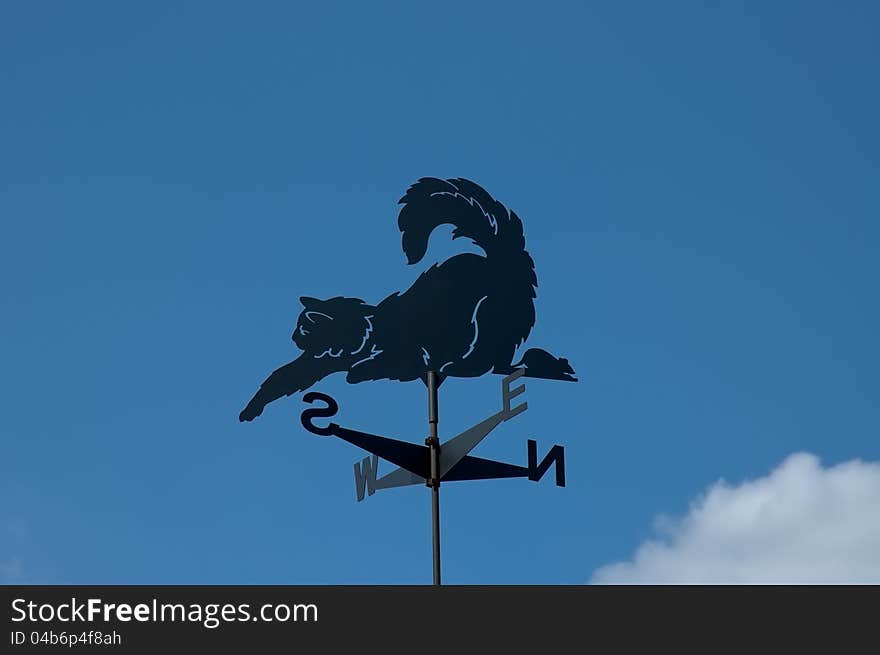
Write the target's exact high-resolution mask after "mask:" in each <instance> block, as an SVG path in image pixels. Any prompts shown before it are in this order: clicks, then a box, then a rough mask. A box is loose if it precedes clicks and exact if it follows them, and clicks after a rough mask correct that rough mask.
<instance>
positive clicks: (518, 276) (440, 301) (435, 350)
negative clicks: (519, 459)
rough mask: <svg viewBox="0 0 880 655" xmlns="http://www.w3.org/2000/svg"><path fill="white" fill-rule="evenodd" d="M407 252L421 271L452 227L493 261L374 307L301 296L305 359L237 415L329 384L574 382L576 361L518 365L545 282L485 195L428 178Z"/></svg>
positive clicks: (423, 282) (403, 214)
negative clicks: (342, 380) (438, 234)
mask: <svg viewBox="0 0 880 655" xmlns="http://www.w3.org/2000/svg"><path fill="white" fill-rule="evenodd" d="M399 204H402V205H403V207H402V208H401V210H400V214H399V216H398V227H399V228H400V231H401V233H402V235H403V252H404V254H405V255H406V257H407V260H408V263H409V264H411V265H412V264H416V263H418V262H419V261H421V259H422V258H423V257H424V255H425V253H426V252H427V249H428V239H429V237H430V235H431V232H432V231H433V230H434V228H436V227H438V226H440V225H444V224H451V225H452V226H454V230H453V232H452V238H453V239H457V238H459V237H466V238H469V239H471V240H472V241H473V243H474V244H476V245H477V246H479V247H480V248H481V249H482V250H483V252H484V253H485V255H480V254H475V253H461V254H457V255H454V256H452V257H450V258H448V259H447V260H445V261H444V262H442V263H440V264H435V265H433V266H430V267H429V268H428V269H427V270H426V271H424V272H423V273H422V274H421V275H420V276H419V277H418V279H416V281H415V282H414V283H413V284H412V286H411V287H410V288H409V289H407V290H406V291H404V292H402V293H401V292H394V293H392V294H391V295H389V296H388V297H386V298H385V299H384V300H382V301H381V302H379V303H378V304H376V305H371V304H368V303H366V302H364V301H363V300H361V299H360V298H349V297H344V296H337V297H334V298H329V299H326V300H319V299H317V298H311V297H309V296H302V297H301V298H300V302H301V303H302V305H303V310H302V312H301V313H300V315H299V318H298V320H297V324H296V328H295V329H294V331H293V335H292V339H293V342H294V343H295V344H296V345H297V346H298V347H299V348H300V349H301V350H302V351H303V352H302V354H301V355H300V356H299V357H297V358H296V359H295V360H294V361H292V362H290V363H289V364H285V365H284V366H282V367H280V368H278V369H277V370H275V371H274V372H273V373H272V374H271V375H270V376H269V377H268V378H267V379H266V380H265V381H264V382H263V383H262V385H261V386H260V388H259V390H258V391H257V392H256V394H255V395H254V397H253V398H252V399H251V400H250V402H249V403H248V404H247V406H246V407H245V408H244V410H242V412H241V414H240V415H239V420H240V421H251V420H253V419H254V418H256V417H257V416H259V415H260V414H261V413H262V412H263V409H264V408H265V407H266V405H267V404H269V403H270V402H272V401H274V400H277V399H278V398H281V397H283V396H289V395H291V394H294V393H296V392H299V391H304V390H306V389H308V388H309V387H311V386H312V385H314V384H315V383H317V382H318V381H319V380H321V379H323V378H324V377H326V376H328V375H330V374H332V373H339V372H346V381H348V382H350V383H352V384H355V383H359V382H365V381H367V380H400V381H403V382H408V381H412V380H417V379H421V380H423V381H424V380H425V379H426V375H427V372H428V371H431V370H433V371H437V372H438V373H440V375H441V379H443V378H446V377H462V378H468V377H478V376H480V375H484V374H486V373H490V372H491V373H497V374H502V375H507V374H510V373H512V372H513V371H514V370H515V369H517V368H523V369H525V373H524V374H525V376H527V377H535V378H544V379H551V380H565V381H570V382H576V381H577V378H576V377H574V375H575V373H574V369H572V367H571V365H570V364H569V362H568V360H567V359H565V358H562V357H555V356H553V355H551V354H550V353H548V352H547V351H545V350H542V349H540V348H530V349H528V350H527V351H526V352H525V353H523V355H522V357H521V359H520V361H519V362H517V363H513V359H514V355H515V353H516V350H517V348H518V347H519V346H520V345H522V343H523V342H524V341H525V340H526V338H527V337H528V335H529V333H530V332H531V329H532V327H533V326H534V324H535V303H534V301H535V296H536V294H535V288H536V287H537V285H538V279H537V277H536V275H535V265H534V262H533V261H532V257H531V255H529V253H528V252H527V251H526V249H525V237H524V236H523V225H522V221H521V220H520V219H519V217H518V216H517V215H516V213H514V212H513V211H510V210H508V209H507V208H506V207H505V206H504V205H502V204H501V203H500V202H498V201H497V200H495V199H494V198H492V196H490V195H489V194H488V193H487V192H486V191H485V190H484V189H483V188H482V187H480V186H479V185H477V184H476V183H474V182H471V181H469V180H465V179H462V178H454V179H448V180H443V179H438V178H432V177H425V178H421V179H419V180H418V181H417V182H416V183H415V184H413V185H412V186H410V187H409V189H408V190H407V191H406V194H405V195H404V196H403V197H402V198H401V199H400V201H399Z"/></svg>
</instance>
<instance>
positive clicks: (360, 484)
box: [354, 455, 379, 502]
mask: <svg viewBox="0 0 880 655" xmlns="http://www.w3.org/2000/svg"><path fill="white" fill-rule="evenodd" d="M378 471H379V456H378V455H373V456H372V457H364V459H363V461H361V462H355V463H354V487H355V491H357V499H358V502H361V501H362V500H363V499H364V487H366V491H367V493H368V494H370V495H371V496H372V495H373V494H374V493H376V473H378Z"/></svg>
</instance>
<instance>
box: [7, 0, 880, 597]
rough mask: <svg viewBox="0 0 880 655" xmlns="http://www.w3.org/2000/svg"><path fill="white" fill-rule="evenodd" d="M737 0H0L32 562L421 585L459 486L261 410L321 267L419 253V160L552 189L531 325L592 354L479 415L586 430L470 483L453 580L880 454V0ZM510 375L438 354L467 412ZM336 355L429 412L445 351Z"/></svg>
mask: <svg viewBox="0 0 880 655" xmlns="http://www.w3.org/2000/svg"><path fill="white" fill-rule="evenodd" d="M713 4H714V5H717V6H707V3H699V2H676V3H653V2H591V3H561V4H560V3H553V2H544V3H538V4H535V3H527V4H525V3H523V4H519V3H511V2H505V3H488V2H487V3H456V2H447V3H443V4H434V5H425V4H418V3H382V2H375V3H340V4H331V3H323V4H322V3H308V4H306V3H281V2H278V3H268V2H257V3H228V2H210V3H208V2H186V3H149V4H144V5H133V4H132V3H112V2H94V3H88V4H87V5H84V4H81V3H51V4H49V5H41V6H39V7H38V6H36V5H31V4H27V3H17V4H15V5H12V4H7V5H5V6H4V7H3V9H2V10H0V79H2V80H3V93H2V98H3V99H2V102H0V143H2V148H0V221H2V223H0V225H2V239H0V280H2V282H0V284H2V289H3V293H2V297H3V320H2V331H0V337H2V338H0V362H2V369H3V375H2V378H0V385H2V387H0V412H2V415H3V417H4V420H3V422H2V427H0V447H2V457H0V564H2V565H3V566H2V569H0V573H2V574H3V575H4V576H5V578H6V579H5V581H7V582H9V581H24V582H30V583H116V584H124V583H179V584H185V583H218V584H219V583H279V584H298V583H303V584H325V583H330V584H346V583H407V584H409V583H414V584H421V583H429V582H430V580H431V569H430V562H431V560H430V523H429V517H430V504H429V503H430V500H429V494H428V492H427V490H425V489H423V488H419V487H415V488H409V489H398V490H390V491H384V492H381V493H377V494H376V495H375V496H372V497H370V498H368V499H367V501H365V502H363V503H356V502H355V492H354V484H353V480H352V464H353V462H355V461H357V460H359V459H360V458H361V457H362V453H361V451H359V450H357V449H356V448H354V447H353V446H350V445H348V444H345V443H343V442H339V441H334V440H330V439H319V438H317V437H314V436H312V435H310V434H307V433H305V432H304V431H303V430H302V429H301V427H300V426H299V423H298V415H299V413H300V411H301V410H302V408H303V407H305V405H304V404H303V403H302V401H301V400H300V398H299V397H298V396H297V397H292V398H288V399H286V400H284V401H280V402H278V403H275V404H273V405H271V406H270V407H269V408H268V409H267V411H266V412H265V413H264V415H263V416H262V417H260V418H259V419H258V420H257V421H255V422H253V423H250V424H240V423H239V422H238V420H237V416H238V412H239V411H240V410H241V408H242V407H243V406H244V403H246V402H247V400H248V399H249V398H250V396H251V394H252V393H253V391H254V390H255V388H256V386H257V385H258V383H259V382H260V381H261V380H262V379H263V376H264V375H265V374H266V373H268V372H269V371H271V370H272V369H273V368H275V367H276V366H278V365H280V364H282V363H284V362H286V361H288V360H289V359H292V358H293V357H294V356H295V355H296V354H298V351H297V350H296V348H295V346H294V345H293V344H292V343H291V342H290V340H289V335H290V332H291V331H292V328H293V326H294V324H295V321H296V316H297V314H298V312H299V311H300V305H299V304H298V300H297V299H298V297H299V296H300V295H311V296H317V297H329V296H333V295H341V294H344V295H354V296H359V297H362V298H366V299H368V300H379V299H381V298H383V297H384V296H385V295H387V294H388V293H390V292H391V291H394V290H398V289H404V288H406V287H407V286H408V285H409V284H410V283H411V282H412V281H413V280H414V279H415V277H416V275H417V274H418V273H419V272H420V271H421V270H422V268H423V266H424V265H427V263H428V261H426V262H423V263H421V264H417V265H415V266H413V267H408V266H407V265H406V259H405V257H404V256H403V253H402V252H401V251H400V239H399V233H398V231H397V227H396V216H397V209H398V207H397V205H396V202H397V200H398V199H399V197H400V196H401V195H402V193H403V192H404V190H405V189H406V187H407V186H408V185H409V184H411V183H412V182H413V181H415V180H416V179H417V178H419V177H422V176H437V177H459V176H461V177H467V178H470V179H473V180H475V181H477V182H478V183H480V184H482V185H483V186H485V187H486V188H487V189H488V190H489V191H490V192H491V193H492V194H493V195H495V196H496V197H497V198H498V199H499V200H501V201H502V202H504V203H506V204H507V205H508V206H510V207H511V208H512V209H514V210H515V211H516V212H517V213H518V214H519V215H520V216H521V217H522V218H523V221H524V224H525V233H526V239H527V247H528V249H529V251H530V253H531V254H532V256H533V258H534V259H535V262H536V268H537V274H538V279H539V285H540V286H539V289H538V294H539V295H538V300H537V307H538V310H537V311H538V321H537V325H536V326H535V329H534V330H533V332H532V335H531V337H530V339H529V341H528V345H530V346H539V347H546V348H547V349H549V350H552V351H553V352H558V353H560V354H563V355H565V356H566V357H568V359H569V360H570V361H571V363H572V365H573V366H574V368H575V369H576V370H577V372H578V374H579V376H580V379H581V381H580V382H579V383H578V384H566V383H557V382H546V381H540V380H534V381H529V382H528V383H527V389H528V390H527V393H526V396H527V399H528V401H529V411H528V412H526V414H525V415H523V416H521V417H519V418H517V419H515V420H514V421H511V422H510V423H507V424H505V425H504V426H503V427H501V428H499V429H498V430H497V431H496V432H495V433H493V435H492V436H491V437H489V439H488V440H487V441H486V442H484V443H483V444H482V445H481V446H480V447H479V450H478V451H475V454H479V455H481V456H485V457H495V458H500V459H505V460H507V461H512V462H516V463H525V457H526V439H528V438H535V439H537V441H538V443H539V448H540V449H541V450H546V449H547V448H549V446H550V445H552V444H554V443H560V444H563V445H565V447H566V460H567V477H568V486H567V487H566V488H565V489H559V488H556V487H555V486H553V484H552V476H548V477H546V478H545V479H544V480H543V481H542V482H540V483H538V484H534V483H530V482H527V481H525V480H508V481H498V482H472V483H456V484H449V485H446V486H444V487H443V492H442V519H443V557H444V579H445V581H446V582H449V583H560V584H569V583H582V582H584V581H586V580H587V579H589V578H590V575H591V573H592V572H593V571H594V570H596V569H597V568H599V567H601V566H604V565H606V564H607V563H609V562H612V561H615V560H620V559H624V558H627V557H628V556H629V555H630V554H631V553H632V552H633V550H634V549H635V548H636V546H637V545H638V544H639V543H641V542H642V541H643V540H644V539H646V538H647V537H648V536H649V535H650V533H651V530H652V520H653V519H654V517H655V516H657V515H658V514H673V515H676V514H679V515H680V514H682V513H684V512H686V511H687V510H688V507H689V503H691V502H692V500H693V499H694V498H695V497H696V496H697V495H698V494H699V493H700V492H701V490H703V489H705V488H706V487H707V486H708V485H710V484H712V483H714V482H715V481H716V480H718V479H719V478H724V479H726V480H729V481H731V482H734V483H736V482H737V481H742V480H746V479H751V478H755V477H759V476H763V475H766V474H768V473H769V472H770V471H771V470H773V469H774V467H776V466H777V465H778V464H779V462H781V461H782V460H783V459H784V458H785V457H787V456H788V455H790V454H792V453H794V452H798V451H807V452H810V453H813V454H814V455H816V456H817V457H819V458H820V459H821V461H822V462H825V463H826V464H828V465H833V464H835V463H839V462H844V461H846V460H850V459H853V458H861V459H864V460H868V461H873V460H877V459H880V440H878V435H880V429H878V428H880V403H878V402H877V398H878V391H880V383H878V370H880V349H878V343H877V334H878V333H880V309H878V303H877V281H878V279H880V263H878V257H877V243H878V238H880V227H878V210H880V196H878V193H877V190H878V188H880V185H878V181H880V180H878V174H880V154H878V153H880V128H878V122H877V116H878V115H880V91H878V86H877V83H876V77H877V70H878V64H880V45H878V41H877V39H876V34H875V26H876V24H877V21H878V19H880V15H878V9H877V7H876V5H875V4H874V3H868V2H864V3H857V2H852V3H821V2H770V3H768V2H744V3H713ZM448 236H449V234H448V231H447V232H443V231H441V232H438V233H436V234H435V238H434V240H433V241H432V249H431V250H430V251H429V256H428V258H427V260H440V259H443V258H444V257H445V256H448V254H450V253H451V252H455V251H456V250H457V249H458V244H456V245H455V247H451V246H450V245H449V244H447V243H446V240H448ZM330 252H333V253H335V256H333V257H331V256H330V255H329V253H330ZM432 258H433V259H432ZM498 382H499V379H498V378H497V377H486V378H483V379H479V380H450V381H449V382H448V383H447V384H444V386H443V388H442V390H441V391H442V393H441V425H440V429H441V436H443V437H449V436H451V435H453V434H455V433H457V432H458V431H460V430H461V429H463V428H466V427H468V426H469V425H471V424H472V423H474V422H476V421H478V420H480V419H482V418H484V417H485V416H487V415H488V414H489V413H491V412H494V411H496V409H497V406H498V402H499V384H498ZM316 389H318V390H320V391H324V392H326V393H330V394H331V395H333V396H335V397H336V398H337V399H338V400H339V402H340V405H341V407H342V409H341V413H340V417H339V422H340V423H342V424H343V425H347V426H351V427H356V428H361V429H365V430H369V431H373V432H379V433H381V434H388V435H396V436H399V437H402V438H407V439H411V440H413V441H421V439H422V438H423V437H424V435H425V433H426V430H427V425H426V417H425V400H424V388H423V387H422V386H421V385H420V383H413V384H399V383H398V384H393V383H390V382H377V383H372V384H361V385H357V386H351V385H347V384H346V383H345V382H344V379H342V376H336V377H333V378H328V379H326V380H325V381H323V382H322V383H320V384H319V385H317V386H316ZM385 470H387V468H386V469H385Z"/></svg>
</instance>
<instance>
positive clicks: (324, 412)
mask: <svg viewBox="0 0 880 655" xmlns="http://www.w3.org/2000/svg"><path fill="white" fill-rule="evenodd" d="M316 400H321V401H323V402H325V403H327V406H326V407H313V408H311V409H306V410H304V411H303V413H302V416H300V420H301V421H302V424H303V427H304V428H305V429H306V430H308V431H309V432H311V433H312V434H318V435H321V436H322V437H328V436H330V435H332V434H333V428H334V427H338V426H337V425H336V424H335V423H331V424H330V425H328V426H327V427H326V428H321V427H318V426H317V425H315V424H314V423H312V418H314V417H318V416H321V417H329V416H335V415H336V412H338V411H339V405H337V404H336V401H335V400H333V398H331V397H330V396H328V395H327V394H326V393H320V392H319V391H309V392H308V393H307V394H306V395H304V396H303V402H307V403H309V404H311V403H313V402H315V401H316Z"/></svg>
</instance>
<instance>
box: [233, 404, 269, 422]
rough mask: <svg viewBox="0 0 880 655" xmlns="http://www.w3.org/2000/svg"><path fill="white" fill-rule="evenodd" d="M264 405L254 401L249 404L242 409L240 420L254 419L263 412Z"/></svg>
mask: <svg viewBox="0 0 880 655" xmlns="http://www.w3.org/2000/svg"><path fill="white" fill-rule="evenodd" d="M263 407H264V406H263V405H262V404H260V403H255V402H253V401H251V402H249V403H248V404H247V407H245V408H244V409H243V410H241V414H239V415H238V420H239V421H242V422H244V421H253V420H254V419H255V418H257V417H258V416H259V415H260V414H262V413H263Z"/></svg>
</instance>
